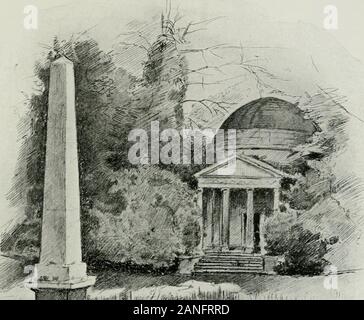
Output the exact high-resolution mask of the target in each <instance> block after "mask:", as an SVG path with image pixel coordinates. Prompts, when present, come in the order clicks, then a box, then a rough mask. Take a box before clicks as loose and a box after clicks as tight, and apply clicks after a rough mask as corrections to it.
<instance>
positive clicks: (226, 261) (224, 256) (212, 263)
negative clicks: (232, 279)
mask: <svg viewBox="0 0 364 320" xmlns="http://www.w3.org/2000/svg"><path fill="white" fill-rule="evenodd" d="M262 272H264V260H263V257H262V256H260V255H253V254H247V253H242V254H239V253H231V252H219V253H216V252H215V253H206V255H205V256H203V257H202V258H201V259H200V261H199V262H198V263H197V264H196V265H195V267H194V273H262Z"/></svg>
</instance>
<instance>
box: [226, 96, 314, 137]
mask: <svg viewBox="0 0 364 320" xmlns="http://www.w3.org/2000/svg"><path fill="white" fill-rule="evenodd" d="M221 129H224V130H227V129H236V130H246V129H273V130H274V129H277V130H288V131H296V132H304V133H306V134H307V135H312V134H313V133H314V132H316V131H319V128H318V127H317V125H316V124H315V123H314V122H313V121H311V120H308V119H305V118H304V112H303V111H302V110H301V109H300V108H299V107H298V106H297V105H296V104H292V103H290V102H288V101H285V100H282V99H278V98H274V97H267V98H260V99H257V100H254V101H251V102H249V103H248V104H246V105H244V106H242V107H240V108H239V109H237V110H236V111H234V112H233V113H232V114H231V115H230V116H229V117H228V118H227V119H226V120H225V121H224V122H223V124H222V126H221Z"/></svg>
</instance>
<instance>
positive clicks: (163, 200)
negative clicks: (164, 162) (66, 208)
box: [84, 167, 200, 269]
mask: <svg viewBox="0 0 364 320" xmlns="http://www.w3.org/2000/svg"><path fill="white" fill-rule="evenodd" d="M114 179H115V184H114V186H113V187H112V188H111V189H110V192H109V194H108V196H109V197H110V198H111V199H115V194H117V195H118V198H120V197H123V199H119V201H120V202H121V203H123V206H115V205H111V204H108V201H107V199H106V200H105V201H103V202H98V203H97V205H96V207H95V208H94V209H93V210H92V211H91V212H90V216H91V217H90V218H92V219H91V220H93V221H94V223H93V227H91V228H88V230H87V235H85V237H84V238H86V239H88V241H87V244H86V245H84V248H85V250H84V251H85V252H84V253H85V255H86V258H87V257H88V258H90V257H92V259H94V260H98V261H104V260H105V261H108V262H111V263H115V264H120V263H123V264H132V265H136V266H145V265H149V266H151V267H152V268H154V269H158V268H166V267H171V266H173V265H174V264H175V263H176V258H177V257H178V255H181V254H190V253H192V252H193V250H194V249H195V247H196V246H197V245H198V244H199V242H200V230H199V224H198V218H199V210H198V207H197V201H196V200H197V199H196V195H195V192H194V191H192V190H191V189H189V188H188V186H187V184H186V183H182V182H181V181H180V179H179V178H178V176H177V175H175V174H173V173H171V172H168V171H166V170H161V169H159V168H158V167H148V168H143V167H140V168H138V169H130V170H122V171H119V172H116V173H114Z"/></svg>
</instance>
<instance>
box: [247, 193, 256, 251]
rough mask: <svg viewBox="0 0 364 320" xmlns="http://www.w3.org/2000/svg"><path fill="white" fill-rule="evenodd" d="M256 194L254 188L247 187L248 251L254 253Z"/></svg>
mask: <svg viewBox="0 0 364 320" xmlns="http://www.w3.org/2000/svg"><path fill="white" fill-rule="evenodd" d="M253 203H254V194H253V189H247V200H246V215H247V219H246V252H247V253H252V252H253V249H254V205H253Z"/></svg>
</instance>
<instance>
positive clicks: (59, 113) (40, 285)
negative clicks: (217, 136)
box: [27, 57, 95, 300]
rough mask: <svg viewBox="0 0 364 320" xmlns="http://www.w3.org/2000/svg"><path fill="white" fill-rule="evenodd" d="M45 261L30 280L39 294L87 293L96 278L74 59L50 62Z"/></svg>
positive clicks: (62, 297) (51, 296) (65, 296)
mask: <svg viewBox="0 0 364 320" xmlns="http://www.w3.org/2000/svg"><path fill="white" fill-rule="evenodd" d="M43 201H44V202H43V216H42V238H41V253H40V261H39V263H38V264H36V265H35V268H34V272H33V276H32V279H31V280H30V281H29V282H28V283H27V286H28V287H29V288H31V289H32V290H33V291H35V293H36V299H37V300H43V299H59V300H70V299H85V298H86V290H87V288H88V287H89V286H91V285H93V284H94V283H95V277H90V276H87V273H86V264H85V263H83V262H82V255H81V223H80V191H79V172H78V155H77V131H76V112H75V79H74V70H73V63H72V62H71V61H70V60H68V59H67V58H65V57H61V58H59V59H58V60H56V61H54V62H53V63H52V64H51V69H50V85H49V100H48V121H47V145H46V164H45V177H44V200H43Z"/></svg>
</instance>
